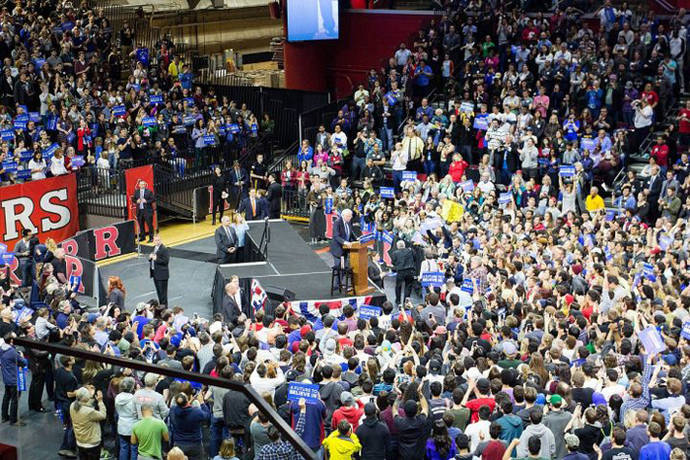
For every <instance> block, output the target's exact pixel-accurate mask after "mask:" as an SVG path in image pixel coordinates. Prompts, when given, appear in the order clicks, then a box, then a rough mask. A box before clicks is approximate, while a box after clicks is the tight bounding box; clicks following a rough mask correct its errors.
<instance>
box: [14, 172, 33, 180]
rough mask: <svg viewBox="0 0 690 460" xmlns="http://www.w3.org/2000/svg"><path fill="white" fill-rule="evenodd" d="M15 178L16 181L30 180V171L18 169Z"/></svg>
mask: <svg viewBox="0 0 690 460" xmlns="http://www.w3.org/2000/svg"><path fill="white" fill-rule="evenodd" d="M15 177H16V178H17V179H20V180H29V179H30V178H31V170H30V169H18V170H17V175H16V176H15Z"/></svg>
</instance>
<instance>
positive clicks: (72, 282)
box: [69, 275, 81, 288]
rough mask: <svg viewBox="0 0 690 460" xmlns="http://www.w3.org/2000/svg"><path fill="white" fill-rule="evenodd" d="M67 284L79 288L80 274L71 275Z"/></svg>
mask: <svg viewBox="0 0 690 460" xmlns="http://www.w3.org/2000/svg"><path fill="white" fill-rule="evenodd" d="M69 285H70V286H74V287H76V288H79V286H81V276H78V275H72V276H70V277H69Z"/></svg>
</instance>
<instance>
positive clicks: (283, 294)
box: [264, 286, 295, 302]
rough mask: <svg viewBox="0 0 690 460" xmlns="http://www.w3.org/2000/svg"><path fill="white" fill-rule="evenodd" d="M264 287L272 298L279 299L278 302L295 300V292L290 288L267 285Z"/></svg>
mask: <svg viewBox="0 0 690 460" xmlns="http://www.w3.org/2000/svg"><path fill="white" fill-rule="evenodd" d="M264 289H265V290H266V295H267V296H268V298H269V299H270V300H277V301H278V302H285V301H287V302H292V301H293V300H295V293H294V292H292V291H291V290H289V289H285V288H282V287H278V286H266V287H265V288H264Z"/></svg>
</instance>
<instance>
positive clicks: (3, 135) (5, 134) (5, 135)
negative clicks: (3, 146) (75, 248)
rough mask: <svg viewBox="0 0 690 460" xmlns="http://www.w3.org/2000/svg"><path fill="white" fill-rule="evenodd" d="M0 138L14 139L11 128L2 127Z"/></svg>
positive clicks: (5, 139) (4, 139)
mask: <svg viewBox="0 0 690 460" xmlns="http://www.w3.org/2000/svg"><path fill="white" fill-rule="evenodd" d="M0 138H2V140H3V141H11V140H12V139H14V131H12V130H11V129H3V130H2V131H0Z"/></svg>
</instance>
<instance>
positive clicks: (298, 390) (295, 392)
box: [288, 382, 321, 404]
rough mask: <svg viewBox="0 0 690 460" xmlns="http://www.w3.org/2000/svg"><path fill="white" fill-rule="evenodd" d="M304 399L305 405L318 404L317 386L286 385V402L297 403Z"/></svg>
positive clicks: (311, 384) (319, 398)
mask: <svg viewBox="0 0 690 460" xmlns="http://www.w3.org/2000/svg"><path fill="white" fill-rule="evenodd" d="M301 398H304V400H305V401H306V403H307V404H318V402H319V401H320V400H321V395H319V386H318V385H316V384H313V383H299V382H290V383H288V401H295V402H297V401H299V400H300V399H301Z"/></svg>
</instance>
